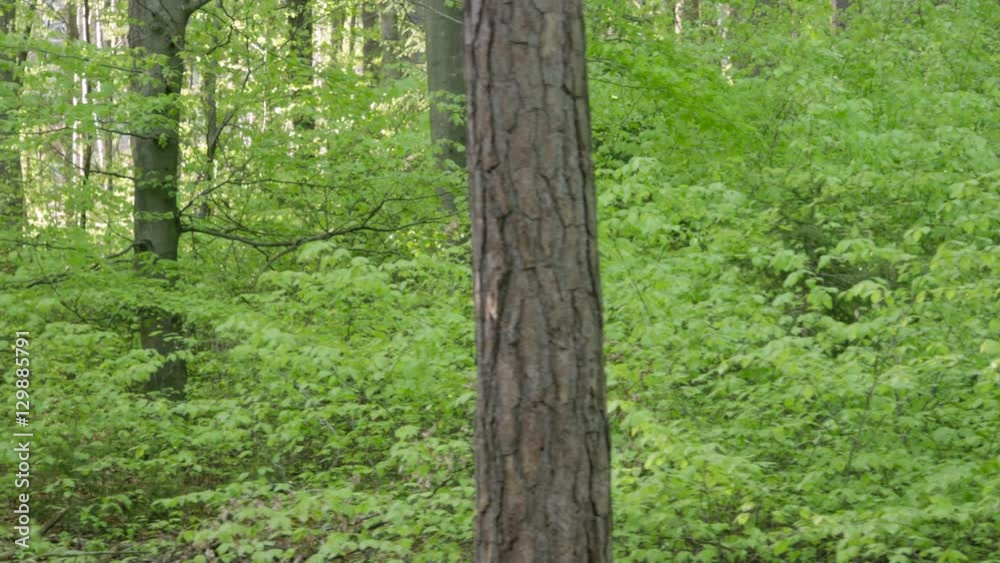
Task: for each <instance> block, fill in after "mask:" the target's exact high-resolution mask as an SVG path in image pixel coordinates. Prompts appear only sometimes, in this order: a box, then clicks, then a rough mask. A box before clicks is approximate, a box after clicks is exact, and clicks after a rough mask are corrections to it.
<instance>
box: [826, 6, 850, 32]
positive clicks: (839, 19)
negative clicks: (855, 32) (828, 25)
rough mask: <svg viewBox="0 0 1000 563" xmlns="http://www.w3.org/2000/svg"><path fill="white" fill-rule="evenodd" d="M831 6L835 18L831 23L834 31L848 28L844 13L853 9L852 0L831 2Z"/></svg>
mask: <svg viewBox="0 0 1000 563" xmlns="http://www.w3.org/2000/svg"><path fill="white" fill-rule="evenodd" d="M830 4H831V5H832V6H833V18H832V20H831V21H832V23H833V27H834V29H844V28H846V27H847V22H846V21H845V20H844V12H845V11H847V9H848V8H850V7H851V2H850V0H830Z"/></svg>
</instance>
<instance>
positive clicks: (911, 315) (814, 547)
mask: <svg viewBox="0 0 1000 563" xmlns="http://www.w3.org/2000/svg"><path fill="white" fill-rule="evenodd" d="M636 4H640V3H631V2H630V3H622V2H612V1H604V0H594V1H593V2H589V3H588V9H589V11H588V26H589V30H588V32H589V40H590V53H589V55H590V61H591V64H590V80H591V82H590V89H591V109H592V114H593V129H594V162H595V166H596V169H597V170H596V175H597V184H598V192H599V193H598V201H599V213H600V237H601V238H600V243H601V253H602V256H601V259H602V263H601V265H602V271H603V284H604V299H605V334H606V352H607V354H606V357H607V374H608V385H609V407H608V408H609V416H610V419H611V421H612V425H613V432H614V437H613V447H614V452H613V463H614V468H613V469H614V475H613V478H614V513H615V526H616V528H615V550H616V559H617V560H619V561H625V562H630V561H634V562H655V561H669V562H682V561H704V562H715V561H732V562H751V561H773V562H796V561H797V562H813V561H831V562H850V561H858V562H861V561H872V562H892V563H897V562H899V563H904V562H948V561H1000V559H998V558H997V557H998V556H997V546H998V545H1000V516H998V515H1000V446H998V444H1000V440H998V439H997V429H998V428H1000V390H998V387H1000V321H998V320H997V319H1000V238H998V233H1000V156H998V154H997V151H996V147H997V146H1000V122H998V119H997V115H1000V114H998V111H997V109H998V108H997V100H998V99H1000V96H998V94H1000V90H998V82H997V80H996V78H995V76H996V75H997V68H996V67H997V65H996V57H995V53H996V52H997V47H998V45H997V37H996V33H995V32H994V30H995V29H996V28H997V24H998V23H1000V10H998V8H997V5H996V3H995V2H991V1H989V0H968V1H964V2H935V1H930V0H918V1H914V2H906V3H899V2H890V1H873V2H865V3H863V4H864V6H862V8H863V10H861V9H853V10H852V12H851V13H850V14H849V18H848V19H847V20H846V21H847V22H848V25H847V27H846V28H845V29H842V30H838V31H836V32H834V30H833V29H832V27H831V25H830V15H831V14H830V12H829V3H827V2H816V3H807V2H785V3H781V2H770V3H764V2H734V3H732V6H733V8H734V13H735V14H736V15H735V16H733V17H731V18H730V19H729V20H727V21H725V27H726V35H725V37H723V34H722V30H721V28H720V26H719V24H718V23H717V21H718V19H717V18H718V17H719V15H720V14H718V13H716V12H717V10H716V8H715V5H714V4H712V3H708V2H702V21H701V24H698V25H695V24H692V25H690V26H686V27H685V32H684V34H682V35H681V36H680V37H678V36H676V34H675V33H674V28H673V20H672V17H673V16H672V14H671V13H669V11H667V10H664V9H663V8H664V3H648V2H647V3H641V4H643V5H642V6H637V5H636ZM858 4H861V3H858ZM123 6H124V5H117V4H116V5H115V6H112V7H111V8H109V10H108V11H106V12H104V13H103V14H102V16H101V18H102V21H104V23H105V25H106V26H107V27H106V28H107V30H108V32H109V33H117V34H119V35H121V33H122V32H123V31H124V29H125V27H124V26H125V15H126V12H125V10H124V9H123ZM223 8H225V9H223ZM359 8H360V4H359V3H347V2H332V3H319V4H317V7H316V10H315V17H316V19H317V22H318V24H319V25H328V26H329V27H330V29H331V31H330V33H331V34H333V33H334V32H335V31H336V32H339V34H340V35H339V37H338V38H337V39H336V40H331V41H330V42H329V43H324V44H323V45H322V46H321V47H320V48H319V49H318V53H319V55H318V58H317V60H319V61H322V62H321V64H318V65H317V66H316V68H314V69H313V71H314V75H313V78H314V80H313V81H312V82H310V83H307V84H305V85H300V86H299V87H297V88H296V89H295V92H294V95H291V94H290V93H289V84H288V82H289V77H290V76H292V77H296V76H298V77H301V75H302V74H306V75H308V72H305V70H304V69H301V68H294V66H295V64H294V63H293V62H291V61H290V60H289V59H288V58H287V57H286V56H285V55H286V54H287V53H285V52H284V50H286V49H287V47H286V45H285V36H284V32H285V31H286V26H287V19H286V14H285V12H284V11H283V4H280V3H278V2H265V3H259V2H258V3H249V2H242V3H240V2H237V3H229V2H227V3H226V4H225V5H224V6H223V5H221V4H220V5H214V4H209V5H208V6H207V7H206V9H205V10H203V11H202V12H199V13H198V14H197V15H195V16H194V18H193V19H192V24H191V27H190V28H189V34H188V37H187V51H186V53H185V57H186V58H185V60H186V61H187V63H188V64H189V69H191V70H189V78H188V82H187V86H186V87H185V89H184V91H182V92H181V93H179V94H178V96H179V97H178V100H179V102H180V105H181V106H182V108H183V117H182V131H181V135H182V139H183V151H184V158H183V159H182V160H183V166H182V170H181V171H180V179H181V181H180V184H181V188H180V189H181V193H180V194H179V197H180V200H181V202H182V203H181V205H182V207H184V212H183V213H182V217H181V222H182V225H184V227H185V228H186V229H188V230H189V231H191V232H188V233H186V234H185V235H184V237H183V239H182V251H181V252H182V258H181V260H180V261H179V262H178V263H176V264H159V265H157V267H158V268H162V271H163V273H164V274H165V277H164V278H163V279H156V278H149V277H140V276H136V275H135V273H134V271H133V268H132V264H131V255H129V254H124V255H119V256H113V257H112V258H107V257H108V256H110V255H114V254H116V253H118V252H120V251H121V250H122V248H123V247H124V246H126V245H127V244H128V242H129V241H130V240H131V219H130V211H129V204H130V200H129V193H130V189H131V186H130V182H129V178H128V174H129V169H130V163H129V161H128V158H126V157H125V155H123V154H118V155H117V156H116V157H114V158H110V159H108V160H107V161H106V162H104V163H103V164H102V166H103V167H104V168H103V172H106V173H107V174H104V175H100V174H94V175H91V176H89V177H84V176H83V175H82V174H80V173H79V171H76V172H74V169H73V168H72V167H71V166H69V165H68V164H67V162H66V160H65V159H63V158H62V157H61V155H60V153H59V151H60V150H63V148H64V147H65V146H68V145H69V143H70V142H71V141H72V139H73V132H74V129H75V132H76V134H77V138H78V139H79V138H81V136H82V137H84V138H89V139H95V138H100V137H101V136H102V135H103V136H106V137H107V138H109V139H111V140H117V139H118V137H115V136H114V135H113V134H111V133H109V132H108V131H109V130H117V129H121V128H124V127H126V126H129V125H131V126H134V125H135V124H136V123H137V121H136V120H138V119H139V118H140V117H139V116H143V118H148V119H152V118H153V117H154V114H155V110H156V108H157V107H159V106H158V105H157V104H160V103H162V100H161V101H159V102H157V101H150V100H144V99H141V98H139V97H135V96H129V95H126V91H127V84H128V81H129V76H130V73H129V72H128V69H130V68H131V64H132V59H131V56H130V54H129V53H128V52H126V51H125V50H123V49H120V48H117V47H115V48H111V47H104V48H100V49H98V48H95V47H93V46H88V45H84V44H82V42H75V43H74V42H66V43H62V44H53V42H52V41H51V38H52V36H54V35H55V33H56V32H55V31H52V30H50V29H43V30H41V31H39V28H37V27H36V31H35V32H34V34H33V35H32V37H31V38H30V39H27V40H26V39H24V38H15V37H11V36H7V37H3V38H0V47H2V48H4V49H12V48H16V47H19V46H25V45H26V46H27V47H28V48H30V49H33V52H35V53H36V55H35V57H34V58H32V59H30V60H28V61H27V62H26V63H25V67H24V69H23V73H22V74H23V92H25V94H24V95H22V96H21V98H19V99H17V100H14V99H12V98H6V97H5V98H3V100H2V102H0V104H2V109H3V110H4V112H5V113H4V115H3V116H0V117H2V118H3V119H4V120H5V122H4V123H3V126H2V127H0V131H4V132H8V131H18V132H19V133H18V135H17V138H16V139H14V140H11V139H10V138H5V139H2V140H0V142H2V143H3V147H4V148H6V149H9V148H11V147H13V146H16V147H17V148H19V149H20V152H21V155H22V162H23V169H24V171H25V178H26V190H27V195H28V200H29V204H30V206H31V207H32V208H33V209H34V210H35V211H36V214H35V216H33V217H32V225H31V227H30V229H29V230H28V232H27V233H24V234H23V236H22V235H19V234H16V233H3V234H2V237H0V238H2V240H0V286H2V287H3V292H2V293H0V307H2V310H3V311H4V313H5V314H4V315H3V316H2V317H0V341H2V342H3V343H4V344H5V345H8V344H10V340H11V335H13V334H14V332H15V331H24V330H27V331H31V333H32V341H31V352H32V356H31V361H32V369H33V370H34V372H35V373H36V374H37V375H35V376H34V379H32V383H31V395H32V398H33V407H32V408H33V411H34V412H35V413H36V415H35V418H34V419H33V420H32V425H33V427H34V428H33V429H34V432H35V433H36V435H37V436H38V437H39V439H38V443H39V447H38V449H37V450H33V451H32V456H33V457H32V459H33V477H32V483H33V484H32V499H33V505H32V510H33V515H34V516H35V523H36V534H37V531H38V526H37V524H39V523H43V522H47V521H50V520H52V521H54V522H56V523H55V524H54V525H53V527H52V528H51V530H49V531H48V533H47V534H46V535H45V536H44V537H42V536H37V537H34V538H32V546H33V548H32V549H33V551H32V553H33V554H34V556H36V557H37V560H39V561H50V560H58V558H59V557H60V556H61V555H60V554H62V555H73V558H74V560H76V561H81V562H83V561H90V560H93V561H98V560H101V557H104V558H105V559H113V560H116V561H118V560H120V561H143V560H156V561H204V562H209V561H294V560H298V561H316V562H319V561H425V562H441V561H468V560H469V554H470V551H471V542H472V521H473V518H474V516H475V506H474V482H473V479H474V477H473V471H472V459H471V457H472V456H471V447H470V442H471V440H472V428H471V423H472V414H473V409H474V403H475V384H474V372H475V370H474V335H473V325H472V320H471V317H472V303H471V299H470V297H469V296H470V294H471V288H472V283H471V280H470V279H469V273H468V270H469V269H468V267H467V266H468V260H469V256H468V250H467V249H466V248H465V246H464V245H454V244H453V242H454V241H455V240H461V233H463V232H465V231H466V229H467V227H464V226H462V225H460V224H458V225H457V226H452V227H449V231H448V232H447V233H445V232H444V228H443V227H444V223H445V222H447V221H451V220H452V219H453V218H451V217H447V218H444V219H441V218H440V217H438V215H439V214H440V211H439V210H438V202H437V199H436V193H437V190H438V189H441V188H444V189H446V190H451V191H454V192H456V193H459V192H461V191H462V190H463V189H464V188H463V187H462V186H463V179H462V178H461V175H460V173H459V172H458V171H456V170H441V169H440V168H439V167H438V166H437V163H436V159H435V158H434V151H435V150H436V149H435V147H432V146H431V144H430V141H429V134H428V131H427V108H428V102H427V100H426V97H425V94H424V92H423V90H424V86H423V81H422V77H421V69H420V67H419V66H414V65H412V64H411V63H401V64H402V65H403V66H405V67H406V68H405V72H404V77H403V78H402V79H401V80H399V81H397V82H395V83H392V84H384V85H381V86H373V85H372V84H371V81H370V80H369V79H368V78H366V77H362V76H359V75H358V73H357V72H355V71H354V69H353V68H352V66H353V65H356V64H357V62H358V53H359V48H360V39H359V38H360V35H358V34H359V33H360V32H359V31H358V30H356V29H355V30H353V31H352V30H351V28H350V26H349V25H348V22H350V21H351V20H350V16H351V14H353V13H358V12H359ZM345 16H346V17H345ZM32 17H35V16H32ZM337 18H341V19H339V20H338V19H337ZM337 21H339V22H340V28H339V30H338V29H337V28H336V26H335V25H333V22H337ZM25 25H26V23H25ZM402 25H404V27H405V26H410V25H411V24H407V23H404V24H402ZM404 31H414V30H410V29H409V28H408V27H405V29H404ZM404 36H405V37H409V39H407V41H408V42H411V43H419V37H418V36H417V39H414V38H413V37H414V36H408V35H406V34H405V33H404ZM338 41H339V45H337V44H335V43H336V42H338ZM348 45H350V46H348ZM723 57H726V59H727V60H728V61H729V62H730V63H731V66H730V67H727V68H723V65H722V64H721V63H722V58H723ZM276 61H280V62H276ZM74 74H75V75H78V76H87V77H89V78H90V79H91V80H93V81H94V83H95V84H96V83H97V82H100V88H97V87H95V88H94V89H93V91H92V92H91V95H90V98H89V100H88V102H87V103H86V104H81V103H79V101H78V102H77V103H76V104H74V103H73V96H74V92H77V91H78V88H79V83H78V82H74V81H73V79H72V77H73V75H74ZM194 75H197V77H198V78H197V79H195V78H192V76H194ZM207 75H212V76H213V77H214V80H215V84H216V89H215V90H214V93H213V97H214V104H215V107H214V110H211V111H210V107H209V104H208V101H209V98H210V97H209V96H206V91H205V90H204V87H205V85H206V84H207V82H206V81H205V80H204V77H205V76H207ZM3 91H4V92H6V91H8V88H7V85H3ZM11 91H13V90H11ZM212 111H214V114H215V116H216V120H217V121H216V125H218V126H220V127H221V129H220V131H221V132H220V134H219V137H218V139H217V144H216V145H215V148H214V152H213V153H212V155H213V156H212V159H209V158H208V143H209V141H208V140H207V139H206V137H205V135H206V130H207V129H208V128H209V120H210V115H211V114H212ZM95 116H96V118H95ZM294 116H307V117H309V118H310V119H312V120H314V121H315V123H316V127H315V129H308V128H297V127H295V126H293V119H292V117H294ZM73 123H75V125H72V126H71V125H70V124H73ZM15 141H16V142H15ZM459 201H460V203H461V200H459ZM200 210H204V212H203V213H202V212H200ZM83 213H86V217H87V219H88V220H89V223H88V224H87V225H85V227H86V228H79V225H80V221H79V218H80V216H81V215H82V214H83ZM463 213H464V211H463ZM435 221H437V222H435ZM220 233H221V235H222V236H219V235H220ZM456 233H457V234H456ZM247 241H250V242H251V243H253V244H247ZM166 279H173V280H175V281H174V283H173V285H171V284H169V283H167V282H166V281H165V280H166ZM151 307H155V308H158V309H160V310H162V311H167V312H170V313H171V314H175V315H178V316H179V317H180V318H182V319H183V320H184V333H183V335H182V338H183V339H184V344H185V346H184V347H183V348H184V349H183V351H182V352H179V354H180V355H181V356H182V357H184V358H185V359H186V360H187V361H188V365H189V368H190V372H191V373H190V382H189V387H188V396H189V399H188V400H187V401H184V402H171V401H166V400H163V399H161V398H159V397H156V396H149V395H144V394H141V393H139V392H138V390H139V389H140V387H141V384H142V382H143V381H145V379H146V378H148V376H149V374H151V373H153V372H154V371H155V369H156V368H157V366H159V365H161V363H162V362H163V361H164V358H160V357H157V356H156V355H155V354H153V353H151V352H148V351H145V350H142V349H141V347H140V346H139V343H138V342H137V338H136V336H135V335H136V334H137V324H138V319H139V317H140V313H141V312H143V311H145V310H147V309H149V308H151ZM13 455H14V454H13V453H12V452H11V451H10V449H9V448H8V449H6V450H4V451H3V452H0V458H2V459H3V462H4V464H5V466H12V463H11V462H13V461H14V457H12V456H13ZM36 455H37V457H35V456H36ZM57 515H61V516H59V518H58V520H55V517H56V516H57ZM9 526H10V523H9V522H7V521H5V522H3V523H0V533H2V534H4V535H9V534H10V532H11V530H10V527H9ZM0 549H3V548H0ZM83 552H112V553H113V555H111V556H107V555H94V556H93V557H86V556H85V555H86V554H85V553H83ZM0 554H3V555H4V556H6V552H3V551H0Z"/></svg>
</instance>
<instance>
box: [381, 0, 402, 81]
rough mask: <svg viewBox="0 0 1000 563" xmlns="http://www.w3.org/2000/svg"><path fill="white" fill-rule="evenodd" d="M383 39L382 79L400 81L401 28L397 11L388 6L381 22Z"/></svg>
mask: <svg viewBox="0 0 1000 563" xmlns="http://www.w3.org/2000/svg"><path fill="white" fill-rule="evenodd" d="M379 27H380V31H381V33H380V35H381V38H382V78H384V79H385V80H387V81H393V80H399V78H400V73H399V26H398V23H397V17H396V9H395V8H394V7H393V6H386V7H385V8H384V9H383V10H382V14H381V16H380V20H379Z"/></svg>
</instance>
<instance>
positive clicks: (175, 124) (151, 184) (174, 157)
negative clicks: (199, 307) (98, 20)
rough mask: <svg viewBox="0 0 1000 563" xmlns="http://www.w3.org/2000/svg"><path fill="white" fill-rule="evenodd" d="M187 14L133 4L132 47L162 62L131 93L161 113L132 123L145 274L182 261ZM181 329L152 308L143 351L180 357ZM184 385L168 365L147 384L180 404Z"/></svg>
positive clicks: (168, 3) (183, 373)
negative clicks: (157, 264) (157, 263)
mask: <svg viewBox="0 0 1000 563" xmlns="http://www.w3.org/2000/svg"><path fill="white" fill-rule="evenodd" d="M190 15H191V12H190V10H189V9H188V8H187V6H185V4H184V2H183V1H182V0H129V20H130V22H131V25H130V26H129V31H128V42H129V46H130V47H131V48H132V49H136V50H137V51H138V53H139V54H140V56H141V55H144V54H148V55H157V56H160V57H162V58H163V61H164V62H163V63H156V64H152V65H150V64H149V63H147V62H143V63H142V68H143V70H144V76H142V77H141V79H137V80H135V81H134V82H133V84H132V90H133V91H134V92H136V93H138V94H140V95H142V96H143V97H145V98H147V99H149V100H150V102H151V103H155V104H156V106H157V107H158V108H159V109H158V110H157V111H155V112H153V113H152V116H151V118H150V119H143V118H139V117H138V116H137V117H136V118H135V119H133V123H135V125H134V129H133V131H132V161H133V166H134V169H135V170H134V177H135V223H134V233H135V244H136V254H137V256H136V258H137V261H136V262H137V264H138V265H139V267H140V268H141V269H142V270H143V271H144V272H145V273H151V270H150V269H147V267H148V266H149V265H150V261H149V260H148V259H147V257H148V255H149V254H148V253H152V254H153V255H154V256H155V257H156V259H158V260H177V247H178V242H179V238H180V217H179V211H178V208H177V186H178V184H177V173H178V165H179V163H180V138H179V119H180V107H179V104H178V103H177V97H178V96H179V95H180V91H181V85H182V83H183V74H184V62H183V60H182V59H181V56H180V54H181V50H182V49H183V48H184V33H185V30H186V28H187V22H188V18H189V16H190ZM179 329H180V322H179V320H178V319H177V317H176V316H175V315H173V314H171V313H170V312H169V311H164V310H163V309H162V308H161V307H159V306H158V304H156V303H151V304H150V306H149V307H147V308H146V310H145V311H143V313H142V315H141V319H140V340H141V341H142V346H143V347H144V348H147V349H153V350H156V351H157V352H158V353H159V354H161V355H163V356H164V357H167V356H169V355H171V354H173V353H174V352H176V351H177V350H178V349H179V345H178V344H177V332H178V330H179ZM186 380H187V366H186V365H185V362H184V361H183V360H181V359H176V358H174V359H167V360H165V361H164V363H163V365H162V366H161V367H160V368H159V369H158V370H157V372H156V373H155V374H153V376H152V377H151V378H150V381H149V382H148V384H147V385H146V389H147V390H148V391H163V392H165V393H166V394H168V395H173V396H180V395H182V393H183V389H184V384H185V383H186Z"/></svg>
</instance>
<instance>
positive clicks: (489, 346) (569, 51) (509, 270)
mask: <svg viewBox="0 0 1000 563" xmlns="http://www.w3.org/2000/svg"><path fill="white" fill-rule="evenodd" d="M582 10H583V6H582V2H581V1H568V2H551V3H537V2H532V1H529V0H473V1H472V2H471V3H470V5H469V6H468V10H467V12H466V19H465V25H466V29H468V30H469V33H468V35H467V38H466V44H467V51H466V67H467V76H468V92H469V95H468V119H469V139H470V146H469V185H470V198H471V206H472V222H473V276H474V284H475V307H476V341H477V352H476V361H477V365H478V372H479V396H478V402H477V414H476V429H475V432H476V434H475V458H476V490H477V509H476V510H477V515H476V542H475V557H476V561H477V562H479V563H493V562H496V563H500V562H503V563H519V562H528V561H545V562H551V563H603V562H607V561H611V499H610V492H609V489H610V475H609V458H610V453H609V447H610V446H609V435H608V421H607V415H606V410H605V377H604V365H603V356H602V322H603V321H602V312H601V291H600V278H599V274H598V261H597V230H596V219H595V198H596V196H595V190H594V174H593V167H592V164H591V156H590V150H591V146H590V144H591V139H590V115H589V107H588V98H587V76H586V65H585V41H584V26H583V14H582Z"/></svg>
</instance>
